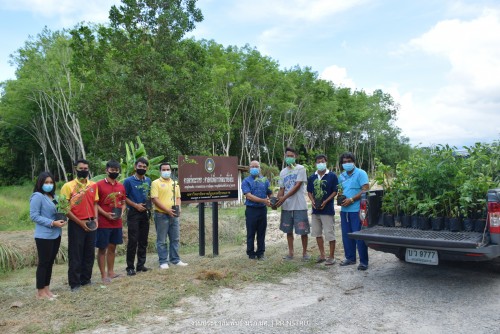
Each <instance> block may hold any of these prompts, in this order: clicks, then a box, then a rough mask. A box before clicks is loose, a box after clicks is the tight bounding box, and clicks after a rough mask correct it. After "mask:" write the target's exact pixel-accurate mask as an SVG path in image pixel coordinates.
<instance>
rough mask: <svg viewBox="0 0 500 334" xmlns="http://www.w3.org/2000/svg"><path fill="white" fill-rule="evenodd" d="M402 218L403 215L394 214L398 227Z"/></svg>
mask: <svg viewBox="0 0 500 334" xmlns="http://www.w3.org/2000/svg"><path fill="white" fill-rule="evenodd" d="M401 219H402V216H401V215H395V216H394V225H395V226H396V227H401V224H402V223H401Z"/></svg>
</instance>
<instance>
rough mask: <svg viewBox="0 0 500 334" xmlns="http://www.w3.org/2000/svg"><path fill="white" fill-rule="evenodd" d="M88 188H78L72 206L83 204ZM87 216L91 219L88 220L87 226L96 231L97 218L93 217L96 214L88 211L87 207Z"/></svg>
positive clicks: (72, 199)
mask: <svg viewBox="0 0 500 334" xmlns="http://www.w3.org/2000/svg"><path fill="white" fill-rule="evenodd" d="M88 189H89V188H88V187H86V188H85V187H84V188H80V189H78V188H77V193H76V194H75V195H74V196H73V197H72V198H71V201H70V202H72V206H78V205H80V204H81V203H82V200H83V198H84V196H85V194H86V193H87V191H88ZM86 210H87V216H88V217H90V218H89V220H87V221H86V222H85V225H86V226H87V228H88V229H89V230H90V231H95V230H97V223H96V222H95V217H93V216H94V215H95V214H94V213H90V212H89V210H88V207H87V209H86Z"/></svg>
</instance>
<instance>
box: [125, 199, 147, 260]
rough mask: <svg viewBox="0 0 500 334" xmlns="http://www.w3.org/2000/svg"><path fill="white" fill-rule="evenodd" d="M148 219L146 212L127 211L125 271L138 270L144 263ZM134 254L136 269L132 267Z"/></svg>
mask: <svg viewBox="0 0 500 334" xmlns="http://www.w3.org/2000/svg"><path fill="white" fill-rule="evenodd" d="M149 217H150V213H149V212H148V211H143V212H139V211H137V210H136V209H134V208H131V209H129V210H128V214H127V226H128V242H127V269H135V268H137V269H140V268H143V267H144V264H145V263H146V252H147V248H148V234H149ZM135 254H137V267H134V261H135Z"/></svg>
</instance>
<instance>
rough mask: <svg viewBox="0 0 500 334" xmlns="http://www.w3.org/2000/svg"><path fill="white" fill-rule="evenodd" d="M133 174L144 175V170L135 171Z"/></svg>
mask: <svg viewBox="0 0 500 334" xmlns="http://www.w3.org/2000/svg"><path fill="white" fill-rule="evenodd" d="M135 172H136V173H137V175H141V176H142V175H144V174H146V170H145V169H136V170H135Z"/></svg>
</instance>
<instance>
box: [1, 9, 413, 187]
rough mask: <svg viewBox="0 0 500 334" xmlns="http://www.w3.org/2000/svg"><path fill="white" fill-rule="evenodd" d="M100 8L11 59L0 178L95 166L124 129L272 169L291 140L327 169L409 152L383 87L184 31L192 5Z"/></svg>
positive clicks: (169, 151) (116, 153)
mask: <svg viewBox="0 0 500 334" xmlns="http://www.w3.org/2000/svg"><path fill="white" fill-rule="evenodd" d="M109 14H110V15H109V23H108V24H105V25H98V24H80V25H77V26H76V27H73V28H72V29H68V30H62V31H56V32H52V31H50V30H49V29H47V28H46V29H44V30H43V31H42V32H41V33H40V34H39V35H37V36H36V37H34V38H31V39H29V40H28V41H27V42H26V43H25V45H24V46H23V47H21V48H20V49H19V50H18V51H17V52H16V53H15V54H14V55H13V56H12V59H13V62H14V63H15V65H16V66H17V71H16V79H15V80H9V81H6V82H4V83H2V86H1V88H2V96H1V99H0V137H1V138H2V139H3V140H2V141H1V144H0V152H2V157H3V159H2V161H1V162H0V164H1V165H2V167H4V168H1V172H0V184H2V183H4V184H5V183H13V182H16V181H18V180H19V179H22V178H33V177H34V176H35V175H36V174H37V173H38V171H40V170H51V171H52V172H54V173H55V174H56V175H57V178H58V179H66V178H67V177H68V176H67V175H68V173H70V172H71V161H72V160H74V159H76V158H78V157H87V158H88V159H89V160H90V161H91V162H92V163H95V165H93V167H94V168H97V167H99V168H100V165H99V164H98V161H100V160H106V159H110V158H114V159H118V160H119V158H120V157H123V156H124V155H125V143H127V142H130V141H131V140H134V139H135V138H136V136H139V137H140V138H141V139H142V140H143V142H144V145H145V146H146V147H147V149H148V152H150V153H151V154H152V155H153V156H158V155H164V156H166V157H168V160H170V161H175V159H176V157H177V156H178V155H179V154H182V155H193V154H196V155H205V154H206V155H231V156H238V157H239V163H240V164H248V163H249V162H250V161H251V160H252V159H258V160H260V161H262V162H263V163H266V164H268V165H274V166H281V165H282V164H283V152H284V148H285V147H286V146H293V147H296V148H297V149H299V152H300V155H301V161H302V162H305V163H307V162H309V163H312V162H313V161H312V160H313V158H314V156H315V155H316V154H319V153H324V154H326V155H328V156H329V157H330V159H329V160H330V162H329V165H336V159H337V157H338V156H339V155H340V153H342V152H343V151H351V152H353V153H354V154H355V155H356V156H357V157H358V160H359V161H360V163H361V164H362V166H363V167H364V168H366V169H368V170H371V171H372V170H373V169H374V165H375V159H378V160H379V161H382V162H384V163H386V164H392V163H394V162H397V161H399V160H401V159H403V158H405V157H407V155H408V153H409V150H410V147H409V144H408V139H407V138H404V137H402V136H401V134H400V130H399V129H398V128H397V127H396V126H395V124H394V121H395V120H396V117H397V112H398V109H399V106H398V104H397V103H395V102H394V100H393V98H392V97H391V96H390V95H389V94H387V93H384V92H383V91H381V90H376V91H374V92H373V93H371V94H370V93H367V92H365V91H357V90H356V91H352V90H351V89H349V88H344V87H340V86H337V85H335V83H334V82H327V81H325V80H322V79H319V78H318V74H317V72H315V71H314V70H313V69H312V68H311V67H309V66H305V67H302V66H295V67H292V68H285V69H283V68H280V66H279V63H278V61H277V60H275V59H272V58H270V57H267V56H264V55H262V54H261V53H260V52H259V50H257V49H256V48H254V47H251V46H249V45H245V46H223V45H221V44H219V43H217V42H216V41H213V40H195V39H193V38H185V34H186V33H187V32H189V31H192V30H193V29H194V28H195V25H196V23H198V22H201V21H202V20H203V15H202V13H201V11H200V10H199V9H198V8H197V7H196V0H175V1H170V0H168V1H167V0H159V1H149V0H122V4H121V5H120V6H118V7H117V6H113V7H112V8H111V9H110V12H109ZM14 166H15V167H14ZM96 172H97V171H96Z"/></svg>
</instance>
